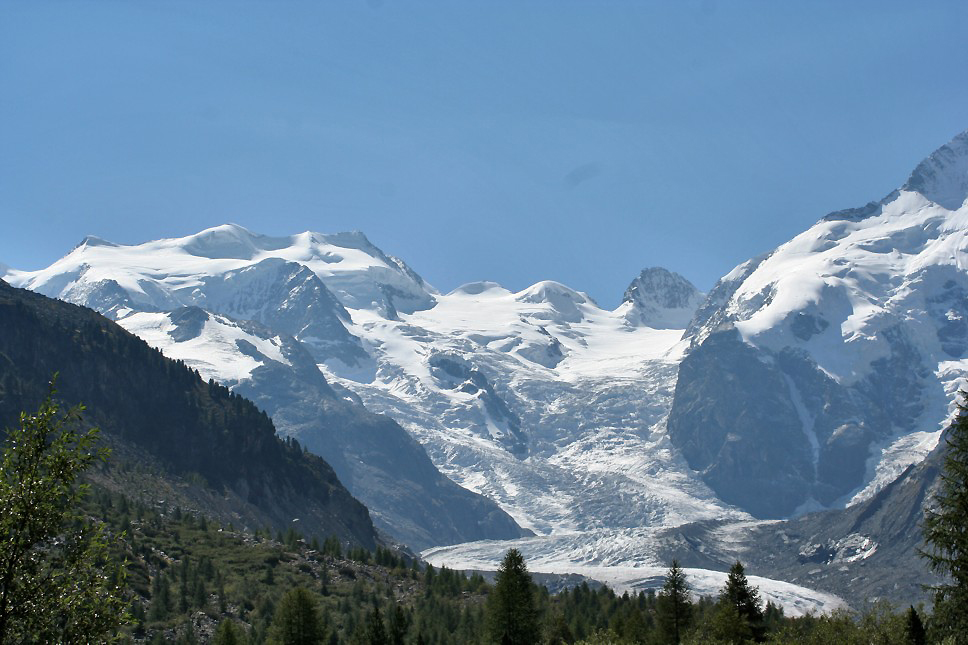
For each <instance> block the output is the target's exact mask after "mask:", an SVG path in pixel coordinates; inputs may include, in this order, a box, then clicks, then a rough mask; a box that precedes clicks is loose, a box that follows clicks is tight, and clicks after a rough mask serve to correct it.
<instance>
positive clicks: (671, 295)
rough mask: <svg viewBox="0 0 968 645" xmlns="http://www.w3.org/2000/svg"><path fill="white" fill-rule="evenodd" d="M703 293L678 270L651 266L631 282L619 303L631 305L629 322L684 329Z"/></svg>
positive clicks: (661, 327)
mask: <svg viewBox="0 0 968 645" xmlns="http://www.w3.org/2000/svg"><path fill="white" fill-rule="evenodd" d="M704 297H705V294H703V293H702V292H700V291H699V290H698V289H696V287H694V286H693V285H692V283H691V282H689V281H688V280H686V279H685V278H683V277H682V276H681V275H679V274H678V273H674V272H672V271H669V270H668V269H663V268H661V267H653V268H650V269H643V270H642V273H640V274H639V276H638V277H637V278H636V279H635V280H633V281H632V284H630V285H629V287H628V289H626V290H625V295H624V296H622V302H623V303H628V304H629V305H630V308H629V311H628V313H627V319H628V320H629V322H630V323H631V324H634V325H642V326H645V327H652V328H654V329H684V328H685V327H686V325H687V324H688V323H689V321H690V320H691V319H692V316H693V314H694V313H695V311H696V308H697V307H698V306H699V305H700V304H701V303H702V301H703V298H704Z"/></svg>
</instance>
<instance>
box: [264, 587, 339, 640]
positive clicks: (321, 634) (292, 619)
mask: <svg viewBox="0 0 968 645" xmlns="http://www.w3.org/2000/svg"><path fill="white" fill-rule="evenodd" d="M325 636H326V629H325V626H324V625H323V621H322V620H321V618H320V615H319V608H318V606H317V604H316V598H315V597H314V596H313V594H311V593H310V592H309V591H307V590H306V589H303V588H302V587H296V588H295V589H293V590H292V591H289V592H288V593H287V594H286V595H285V596H283V597H282V600H280V601H279V605H278V606H277V607H276V610H275V614H274V615H273V617H272V628H271V629H270V632H269V640H270V642H272V643H278V644H279V645H316V644H317V643H321V642H323V639H324V638H325Z"/></svg>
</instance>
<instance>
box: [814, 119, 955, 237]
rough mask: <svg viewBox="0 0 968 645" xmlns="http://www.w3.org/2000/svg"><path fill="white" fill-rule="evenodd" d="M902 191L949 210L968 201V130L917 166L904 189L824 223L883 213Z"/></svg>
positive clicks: (834, 215)
mask: <svg viewBox="0 0 968 645" xmlns="http://www.w3.org/2000/svg"><path fill="white" fill-rule="evenodd" d="M901 191H906V192H912V193H918V194H920V195H922V196H924V198H925V199H928V200H930V201H932V202H934V203H935V204H938V205H939V206H942V207H943V208H946V209H948V210H949V211H953V210H958V209H959V208H961V207H962V205H964V203H965V199H968V130H965V131H964V132H962V133H961V134H959V135H957V136H956V137H955V138H954V139H952V140H951V141H949V142H948V143H946V144H944V145H943V146H941V147H940V148H938V149H937V150H935V151H934V152H932V153H931V154H930V155H928V158H927V159H925V160H924V161H922V162H921V163H919V164H918V165H917V167H916V168H915V169H914V170H913V171H912V172H911V175H910V176H909V177H908V180H907V181H906V182H904V185H903V186H901V188H900V189H898V190H894V191H892V192H891V193H890V194H889V195H887V196H886V197H885V198H884V199H882V200H880V201H877V202H869V203H867V204H865V205H864V206H861V207H859V208H846V209H844V210H839V211H834V212H832V213H829V214H828V215H825V216H824V217H823V218H822V220H821V221H827V222H830V221H837V220H848V221H854V222H856V221H860V220H863V219H867V218H868V217H874V216H876V215H879V214H880V213H881V212H882V209H883V207H884V206H886V205H887V204H890V203H891V202H893V201H894V200H895V199H897V198H898V196H899V195H900V193H901Z"/></svg>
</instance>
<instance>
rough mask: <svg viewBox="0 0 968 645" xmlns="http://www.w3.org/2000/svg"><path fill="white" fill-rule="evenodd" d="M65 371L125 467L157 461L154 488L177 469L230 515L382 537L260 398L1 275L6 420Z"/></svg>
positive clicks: (65, 395) (70, 393)
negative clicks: (282, 434) (282, 431)
mask: <svg viewBox="0 0 968 645" xmlns="http://www.w3.org/2000/svg"><path fill="white" fill-rule="evenodd" d="M55 372H56V373H59V374H60V377H59V380H58V383H57V387H58V397H59V398H60V399H61V400H63V401H64V402H66V403H68V404H75V403H78V402H81V403H84V405H86V406H87V408H88V413H87V414H86V420H87V421H88V422H90V423H91V424H96V425H98V426H100V427H101V429H102V430H103V432H104V436H105V438H106V440H108V441H109V442H110V443H111V444H113V445H114V447H115V454H116V459H115V460H113V461H114V463H115V465H116V467H117V466H119V465H122V464H124V460H125V459H127V461H128V464H127V465H128V466H131V465H135V466H138V467H140V466H142V464H141V463H136V464H132V462H134V461H137V462H142V461H146V462H150V463H151V465H152V469H153V471H154V473H155V477H154V479H153V480H152V483H151V484H150V485H149V487H154V486H156V485H157V484H158V481H159V480H172V478H174V479H175V480H177V481H175V483H174V487H175V488H178V489H181V490H182V491H183V492H184V489H185V488H186V487H189V488H191V487H195V488H198V489H200V491H199V492H200V493H204V496H205V497H207V498H209V499H218V500H221V501H223V502H225V504H224V509H222V512H219V511H218V510H217V509H213V510H215V512H214V514H215V515H221V516H222V517H223V518H224V519H226V520H229V519H231V518H233V517H234V518H237V519H236V521H237V522H241V523H243V524H245V523H248V524H251V525H254V526H258V525H262V526H264V525H267V524H268V525H272V526H274V527H276V528H283V529H284V528H287V527H288V526H289V524H290V522H291V521H292V520H293V519H294V518H299V521H300V522H301V524H300V527H301V530H302V531H303V532H304V533H306V534H310V535H312V534H318V535H330V534H333V535H338V536H339V537H340V538H341V539H344V540H347V541H350V542H354V543H357V544H361V545H364V546H366V547H368V548H373V547H374V546H375V534H374V530H373V526H372V523H371V521H370V517H369V514H368V512H367V510H366V508H365V507H364V506H363V505H362V504H360V503H359V502H358V501H356V500H355V499H353V498H352V496H351V495H350V494H349V493H348V492H347V490H346V489H345V488H344V487H343V485H342V484H341V483H340V482H339V480H338V479H337V477H336V474H335V473H334V472H333V470H332V468H330V467H329V465H328V464H327V463H326V462H325V461H323V460H322V459H320V458H318V457H315V456H313V455H310V454H308V453H306V452H304V451H303V450H302V449H301V448H300V447H299V445H298V444H296V443H294V442H285V441H282V440H280V439H278V438H277V437H276V435H275V429H274V427H273V425H272V422H271V421H270V420H269V418H268V417H267V416H266V415H265V413H264V412H261V411H260V410H259V409H258V408H256V407H255V405H253V404H252V403H251V402H249V401H248V400H246V399H244V398H242V397H240V396H237V395H235V394H232V393H231V392H229V390H227V389H226V388H224V387H222V386H220V385H217V384H215V383H211V382H209V383H206V382H204V381H203V380H202V379H201V378H200V377H199V375H198V373H197V372H195V371H193V370H191V369H189V368H187V367H185V366H184V365H183V364H181V363H179V362H175V361H171V360H168V359H166V358H165V357H164V356H162V354H161V353H160V352H158V351H157V350H154V349H152V348H150V347H149V346H148V345H147V344H146V343H145V342H144V341H142V340H140V339H139V338H137V337H136V336H133V335H132V334H129V333H128V332H126V331H124V330H123V329H122V328H121V327H119V326H118V325H116V324H115V323H113V322H111V321H110V320H108V319H106V318H104V317H103V316H101V315H99V314H97V313H95V312H94V311H92V310H90V309H86V308H83V307H78V306H75V305H71V304H67V303H64V302H61V301H57V300H52V299H49V298H46V297H44V296H40V295H38V294H35V293H32V292H30V291H25V290H22V289H15V288H13V287H10V286H9V285H7V284H6V283H5V282H3V281H0V427H7V426H10V425H12V424H14V423H16V422H17V419H18V416H19V414H20V412H21V411H22V410H31V409H36V407H37V405H38V403H39V402H40V401H41V400H43V398H44V396H45V395H46V393H47V388H48V382H49V380H50V377H51V375H52V374H54V373H55ZM119 461H120V462H121V463H120V464H119ZM127 479H128V481H129V482H130V479H131V478H130V476H129V477H128V478H127ZM142 483H143V482H142ZM135 485H137V484H135ZM147 494H149V495H150V494H151V491H150V490H149V491H147ZM195 497H198V495H196V496H195Z"/></svg>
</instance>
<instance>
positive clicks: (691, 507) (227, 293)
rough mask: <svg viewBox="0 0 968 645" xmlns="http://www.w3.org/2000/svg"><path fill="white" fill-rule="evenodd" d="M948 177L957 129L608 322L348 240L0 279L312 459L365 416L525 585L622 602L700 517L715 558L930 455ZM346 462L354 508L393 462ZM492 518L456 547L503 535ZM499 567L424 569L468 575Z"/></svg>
mask: <svg viewBox="0 0 968 645" xmlns="http://www.w3.org/2000/svg"><path fill="white" fill-rule="evenodd" d="M966 159H968V133H966V134H962V135H959V136H958V137H956V138H955V139H954V140H953V141H952V142H951V143H950V144H948V145H947V146H945V147H943V148H941V149H940V150H939V151H938V152H936V153H935V154H933V155H932V156H931V157H930V158H929V159H927V160H926V161H925V162H923V163H922V164H921V165H919V166H918V168H917V169H916V170H915V172H914V173H913V174H912V176H911V179H910V180H909V181H908V182H907V183H906V184H905V185H904V186H903V187H902V188H900V189H899V190H897V191H895V192H893V193H891V194H890V195H888V196H887V197H886V198H885V199H883V200H881V201H880V202H877V203H872V204H869V205H867V206H865V207H863V208H861V209H854V210H848V211H840V212H837V213H833V214H831V215H828V216H827V217H825V218H823V219H822V220H821V221H819V222H818V223H817V224H816V225H814V226H813V227H811V228H810V229H808V230H807V231H806V232H804V233H802V234H801V235H798V236H797V237H795V238H794V239H793V240H791V241H790V242H788V243H786V244H784V245H782V246H781V247H779V248H778V249H776V250H775V251H773V252H772V253H768V254H765V255H763V256H761V257H758V258H754V259H752V260H749V261H748V262H745V263H743V264H742V265H740V266H739V267H737V268H736V269H734V270H733V271H732V272H730V273H729V274H728V275H726V276H725V277H723V278H722V279H721V280H720V281H719V282H718V283H717V285H716V286H715V288H714V289H713V290H712V291H711V292H710V293H709V294H708V295H705V294H701V293H699V292H698V291H697V290H696V289H695V288H694V287H693V286H692V285H690V284H689V283H688V281H686V280H685V279H683V278H682V277H681V276H678V275H676V274H674V273H672V272H669V271H667V270H665V269H659V268H652V269H646V270H645V271H643V272H642V273H641V275H639V276H638V277H637V278H635V280H634V281H633V282H632V283H631V284H630V285H629V287H628V289H627V290H626V292H625V297H624V299H623V302H622V304H621V305H620V306H619V307H618V308H617V309H615V310H614V311H608V310H604V309H602V308H600V307H599V306H598V305H597V304H596V303H595V302H594V301H593V300H592V299H591V298H590V297H589V296H588V295H587V294H584V293H581V292H579V291H576V290H574V289H571V288H569V287H567V286H565V285H562V284H559V283H556V282H551V281H545V282H540V283H538V284H535V285H533V286H531V287H529V288H527V289H524V290H521V291H518V292H512V291H510V290H508V289H505V288H503V287H502V286H500V285H498V284H496V283H492V282H475V283H471V284H466V285H463V286H461V287H459V288H457V289H455V290H454V291H452V292H450V293H447V294H440V293H438V292H437V291H436V290H435V289H433V288H432V287H431V286H429V285H427V284H426V283H425V282H424V281H423V280H422V279H421V278H420V277H419V276H418V275H417V274H416V273H414V272H413V271H412V270H411V269H410V268H409V267H408V266H407V265H406V264H404V263H403V262H402V261H400V260H398V259H396V258H393V257H392V256H389V255H386V254H385V253H383V252H382V251H380V250H379V249H376V248H375V247H373V245H372V244H370V243H369V242H368V241H367V240H366V238H365V237H364V236H363V235H362V234H359V233H343V234H335V235H323V234H319V233H308V232H307V233H302V234H299V235H294V236H291V237H278V238H273V237H267V236H262V235H257V234H254V233H251V232H249V231H246V230H245V229H243V228H241V227H238V226H233V225H227V226H222V227H217V228H214V229H209V230H207V231H203V232H201V233H199V234H197V235H192V236H189V237H185V238H179V239H170V240H161V241H157V242H149V243H146V244H142V245H139V246H119V245H114V244H111V243H109V242H104V241H103V240H98V239H95V238H88V239H87V240H85V241H84V242H83V243H82V244H81V245H80V246H79V247H77V248H76V249H74V250H73V251H72V252H71V253H70V254H68V255H67V256H65V258H63V259H61V260H59V261H58V262H57V263H55V264H54V265H52V266H51V267H49V268H47V269H44V270H42V271H37V272H19V271H14V270H12V271H9V272H8V273H7V276H6V279H7V280H9V281H11V282H12V283H14V284H16V285H18V286H26V287H29V288H32V289H35V290H37V291H40V292H42V293H44V294H47V295H52V296H57V297H61V298H64V299H66V300H70V301H72V302H76V303H79V304H85V305H87V306H91V307H93V308H96V309H98V310H100V311H102V312H105V313H106V314H107V315H109V316H111V317H113V318H115V319H116V320H117V321H118V322H119V323H120V324H121V325H123V326H125V327H126V328H127V329H129V330H130V331H133V332H134V333H136V334H138V335H140V336H142V337H143V338H145V339H146V340H148V342H150V343H152V344H154V345H155V346H157V347H160V348H161V349H162V350H163V351H164V352H165V353H166V354H167V355H169V356H172V357H175V358H181V359H183V360H184V361H185V362H186V363H188V364H189V365H191V366H193V367H196V368H197V369H199V371H200V372H202V374H203V375H205V376H207V377H212V378H216V379H218V380H220V381H222V382H224V383H225V384H227V385H230V386H232V387H234V388H235V389H237V390H238V391H239V392H241V393H244V394H246V395H247V396H250V397H252V398H254V399H255V400H256V401H257V402H259V404H260V405H261V406H263V407H264V408H265V409H267V410H270V412H271V414H272V416H273V418H274V420H275V421H276V425H277V427H278V428H280V430H281V431H282V432H286V433H290V434H294V435H297V436H299V437H300V441H302V442H304V443H305V444H307V445H309V446H310V448H311V449H313V450H317V451H325V449H326V447H327V446H331V445H333V443H338V442H332V441H329V440H328V439H327V440H319V441H316V442H314V441H311V440H310V439H308V437H309V436H310V435H311V433H309V429H310V428H312V427H313V425H314V423H316V421H315V418H314V414H316V412H315V410H316V409H317V408H318V409H320V410H325V409H326V408H327V406H329V407H330V408H332V407H333V406H334V405H336V404H334V403H332V402H333V401H340V402H342V403H340V405H354V406H356V408H357V409H360V405H361V404H362V405H365V406H366V408H367V409H368V410H369V411H371V412H374V413H382V414H386V415H387V416H389V417H391V418H392V419H394V420H395V421H396V422H398V423H399V424H400V425H401V426H403V428H405V429H406V430H407V431H408V432H409V434H410V435H411V436H412V437H413V438H415V439H416V440H417V442H419V444H420V445H422V447H423V449H424V450H426V453H427V455H429V457H430V459H431V460H432V461H433V463H434V465H436V467H437V468H439V469H440V471H441V472H443V473H444V474H446V475H447V477H449V478H450V479H451V480H453V482H456V483H457V484H460V485H461V486H462V487H464V488H465V489H467V490H469V491H473V492H474V493H479V494H480V495H481V496H483V497H485V498H487V499H488V500H491V502H492V503H496V505H497V506H499V507H500V509H503V512H506V513H508V514H509V515H510V516H511V517H513V518H514V520H515V521H516V522H517V523H518V524H519V525H520V526H521V527H524V528H526V529H530V530H531V531H533V532H534V533H535V534H536V535H534V536H532V537H526V538H521V539H520V540H518V541H517V542H515V545H516V546H518V547H519V548H521V549H522V551H523V552H524V554H525V556H526V557H527V558H528V560H529V563H534V566H533V567H532V568H534V570H536V571H543V570H547V571H576V570H579V571H580V570H585V571H592V570H594V571H597V572H598V574H597V575H600V577H605V578H607V579H609V580H611V581H612V582H613V583H617V584H619V585H620V586H626V587H635V586H636V584H638V583H637V582H636V580H638V581H639V582H641V580H644V579H646V578H648V577H649V576H651V575H652V574H653V573H654V571H653V570H654V569H656V567H661V566H663V565H665V564H666V563H665V562H663V561H662V558H664V557H665V555H666V554H667V553H668V551H667V550H666V551H663V550H659V549H658V548H657V547H655V545H654V543H655V540H656V537H657V536H658V535H660V533H662V534H664V533H663V532H666V533H668V531H670V530H672V529H673V528H675V527H679V526H683V525H685V524H687V523H692V522H703V521H712V520H716V521H718V522H720V524H716V528H715V530H714V532H715V534H716V536H718V537H716V539H717V540H719V541H720V542H723V543H729V544H733V545H736V544H740V542H741V540H742V534H743V531H746V530H747V528H748V527H750V526H752V525H754V524H756V523H757V520H755V519H754V517H759V518H775V517H786V516H790V515H791V514H795V513H798V512H802V511H804V510H810V509H813V508H822V507H832V508H837V507H843V506H844V505H846V504H850V503H856V502H859V501H861V500H864V499H868V498H870V497H871V496H872V495H873V494H874V493H876V491H877V490H879V489H880V488H882V487H883V486H884V485H886V484H887V483H889V482H890V481H891V480H892V479H893V478H894V477H896V476H897V475H898V474H899V473H900V472H901V471H902V470H903V469H904V468H905V467H906V466H908V465H909V464H912V463H916V462H918V461H920V460H921V459H923V457H924V455H926V454H927V453H928V452H929V451H931V450H932V449H933V448H934V447H935V445H936V444H937V440H938V434H939V431H940V429H941V427H942V424H943V423H944V422H945V420H946V419H947V418H949V415H950V414H951V412H952V405H953V401H954V396H955V392H956V391H957V389H958V388H959V387H960V385H961V384H963V383H964V377H965V375H966V369H968V357H966V355H968V324H966V323H965V321H964V316H965V315H966V312H968V273H966V269H968V265H966V263H968V257H966V251H965V249H966V246H968V207H966V206H965V197H966V195H968V178H966V177H968V161H966ZM203 319H204V320H203ZM297 356H298V357H302V358H298V360H297V359H296V358H294V357H297ZM318 383H323V384H325V386H326V388H329V389H330V392H331V394H329V395H327V396H326V397H323V396H322V395H320V394H319V392H318V391H317V390H316V389H314V388H319V387H321V386H319V385H318ZM324 399H325V401H324V402H323V403H319V402H320V401H323V400H324ZM314 406H316V407H314ZM318 436H319V437H323V436H326V435H325V434H322V435H318ZM368 445H369V447H367V448H365V449H364V448H359V447H357V448H353V449H352V450H350V449H349V448H346V449H345V450H347V451H349V452H348V453H347V454H351V455H352V458H345V457H340V456H339V454H336V453H333V454H331V455H327V454H325V452H321V454H323V455H324V456H325V457H327V459H330V460H332V461H333V462H334V467H335V468H336V470H337V472H338V473H339V474H340V477H341V478H345V479H346V481H347V484H348V487H349V488H350V490H351V491H353V492H354V494H357V490H354V485H357V486H362V484H363V483H365V482H371V481H374V479H376V480H379V479H380V476H377V475H374V472H376V471H374V470H372V468H374V467H375V466H374V465H373V464H378V463H380V460H381V459H390V458H391V457H392V455H391V456H390V457H388V456H387V455H388V453H387V452H386V451H384V452H383V453H381V454H380V455H377V454H376V453H373V452H370V451H371V450H372V449H373V445H372V444H368ZM354 451H355V452H354ZM341 459H342V463H343V464H344V465H345V470H344V471H343V472H340V468H341V466H339V465H338V464H339V463H340V461H341ZM361 464H362V466H361ZM380 468H383V470H382V471H381V472H387V471H386V466H385V465H384V466H380V467H378V468H377V470H379V469H380ZM388 481H389V479H388ZM354 482H355V484H354ZM423 490H427V488H426V487H424V489H423ZM371 494H372V491H371ZM378 497H379V496H378V495H371V499H373V503H374V504H375V506H374V508H375V517H376V518H377V519H380V518H382V521H383V522H384V524H383V525H384V526H385V527H390V528H392V526H393V525H394V523H396V525H397V527H398V533H397V534H398V535H404V534H406V535H407V536H409V537H408V539H411V540H413V539H423V540H424V541H423V542H422V544H427V543H428V542H427V539H429V540H430V541H431V542H433V541H436V543H437V544H441V543H444V542H446V541H453V540H454V539H455V538H456V539H461V538H459V537H457V536H458V535H464V536H465V538H466V539H468V540H469V539H475V538H470V537H466V536H469V535H471V533H473V532H471V531H468V530H466V529H463V530H462V531H463V532H462V531H459V530H456V529H455V530H452V531H450V532H449V533H447V532H446V531H442V532H439V533H438V534H437V535H432V534H433V532H434V531H437V530H438V529H437V528H435V527H433V526H430V525H428V524H427V519H426V516H425V515H423V516H422V515H421V514H423V513H424V511H416V510H414V511H413V515H411V516H405V515H406V514H400V513H397V514H396V515H393V516H391V508H390V506H393V504H384V506H382V507H381V506H380V500H379V499H378ZM475 499H480V498H475ZM364 500H365V501H367V502H368V503H370V500H369V499H366V498H364ZM394 503H396V502H394ZM462 503H464V504H465V506H463V508H470V507H471V506H473V504H471V505H470V506H468V505H467V504H468V502H467V500H464V501H463V502H462ZM457 506H460V505H459V504H457V505H456V506H455V507H454V508H455V509H456V508H457ZM480 508H483V507H480V506H479V507H478V510H480ZM496 510H497V507H496V506H495V507H493V508H492V511H489V512H487V513H486V515H487V517H488V518H490V519H489V520H488V521H489V524H488V527H489V528H487V529H486V530H485V529H482V531H483V533H480V532H479V533H478V534H477V536H478V537H481V536H484V537H486V535H484V534H486V533H487V531H491V530H493V531H498V532H503V533H502V535H501V536H500V537H502V538H503V537H510V536H509V535H508V534H509V532H513V531H515V530H517V529H516V527H513V526H509V525H508V523H507V522H506V521H505V520H504V519H501V518H500V516H498V515H497V514H496V513H495V512H493V511H496ZM408 512H409V511H408ZM455 513H456V514H458V515H459V512H458V511H456V510H455ZM420 516H422V517H423V519H418V517H420ZM465 519H466V518H465ZM421 522H422V524H421ZM408 523H409V524H408ZM404 524H407V525H408V526H409V527H410V528H409V529H407V530H404V531H399V527H400V526H402V525H404ZM416 524H420V527H419V528H418V529H414V526H416ZM465 524H466V522H465ZM512 524H513V523H512ZM741 529H742V530H741ZM407 531H409V532H407ZM445 533H446V535H447V537H444V534H445ZM415 535H419V536H423V538H414V537H413V536H415ZM704 535H711V533H709V532H708V531H707V532H706V533H704ZM847 537H848V536H844V539H845V540H847ZM425 538H426V539H425ZM830 539H833V538H830ZM847 541H848V542H850V540H847ZM850 543H851V544H853V542H850ZM845 544H846V542H845ZM506 548H507V543H506V542H503V541H488V542H481V543H475V544H458V545H451V546H449V547H447V548H446V549H436V550H434V551H432V552H428V555H429V557H431V558H432V560H433V558H436V559H437V560H436V561H438V562H442V563H446V564H448V565H459V564H460V563H464V564H467V565H468V566H470V565H473V566H480V565H481V563H482V561H483V560H485V559H490V561H492V562H493V563H496V562H497V561H498V560H499V559H500V557H501V555H502V553H503V551H504V550H505V549H506ZM723 552H724V553H725V552H726V551H723ZM733 555H734V553H733V552H730V557H733ZM709 562H710V563H712V562H713V560H712V559H711V558H710V559H709ZM723 564H724V566H726V567H728V564H729V563H728V562H724V563H723ZM710 566H712V564H710ZM603 567H604V568H612V569H614V571H616V572H620V573H616V574H615V575H614V576H610V575H605V574H603V573H601V571H599V569H601V568H603ZM650 572H651V573H650ZM616 576H617V577H616ZM798 593H799V592H798ZM818 602H819V601H818ZM826 606H829V603H828V604H827V605H826Z"/></svg>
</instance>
